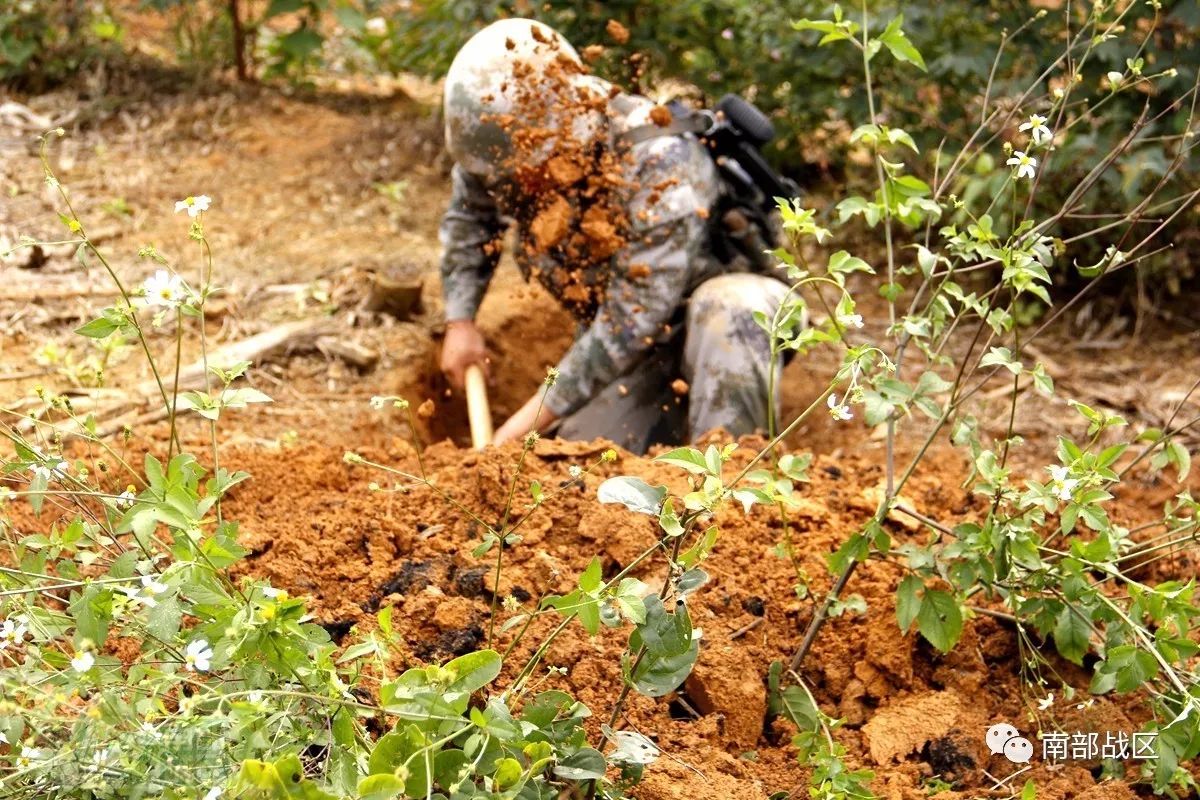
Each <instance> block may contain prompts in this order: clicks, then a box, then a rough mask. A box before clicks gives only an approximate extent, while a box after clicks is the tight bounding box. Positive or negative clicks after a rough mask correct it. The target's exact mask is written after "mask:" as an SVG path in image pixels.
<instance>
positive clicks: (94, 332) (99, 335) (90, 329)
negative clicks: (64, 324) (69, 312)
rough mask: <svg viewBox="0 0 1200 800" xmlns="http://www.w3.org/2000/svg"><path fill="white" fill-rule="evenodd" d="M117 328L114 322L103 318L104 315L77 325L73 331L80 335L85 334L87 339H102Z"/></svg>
mask: <svg viewBox="0 0 1200 800" xmlns="http://www.w3.org/2000/svg"><path fill="white" fill-rule="evenodd" d="M117 329H118V326H117V324H116V323H114V322H112V321H111V320H108V319H105V318H104V317H100V318H99V319H94V320H92V321H91V322H89V323H87V324H85V325H81V326H79V327H78V328H76V329H75V332H76V333H78V334H79V335H80V336H86V337H88V338H89V339H104V338H106V337H108V336H111V335H112V334H113V333H115V332H116V331H117Z"/></svg>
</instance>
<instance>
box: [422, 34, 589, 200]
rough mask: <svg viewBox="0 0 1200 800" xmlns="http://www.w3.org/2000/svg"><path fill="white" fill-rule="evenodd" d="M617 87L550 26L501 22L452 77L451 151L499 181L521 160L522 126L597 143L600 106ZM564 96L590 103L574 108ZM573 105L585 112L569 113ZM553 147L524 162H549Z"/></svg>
mask: <svg viewBox="0 0 1200 800" xmlns="http://www.w3.org/2000/svg"><path fill="white" fill-rule="evenodd" d="M609 88H610V86H609V84H608V83H606V82H605V81H602V80H600V79H598V78H595V77H593V76H591V75H587V74H586V70H585V68H584V66H583V62H582V61H581V60H580V58H579V54H578V53H577V52H576V51H575V48H573V47H572V46H571V44H570V43H569V42H568V41H567V40H566V39H564V38H563V37H562V35H560V34H559V33H558V32H557V31H555V30H554V29H553V28H551V27H549V26H548V25H544V24H543V23H541V22H537V21H536V20H531V19H504V20H499V21H498V22H493V23H492V24H491V25H488V26H487V27H486V28H484V29H483V30H481V31H479V32H478V33H476V34H475V35H474V36H472V37H471V38H470V39H469V40H468V41H467V43H466V44H464V45H463V46H462V48H461V49H460V50H459V51H458V54H457V55H455V57H454V61H453V63H451V65H450V70H449V72H447V73H446V84H445V89H444V93H443V107H444V113H445V122H446V149H447V150H448V151H449V153H450V155H451V156H452V157H453V158H454V160H455V162H457V163H458V164H459V165H460V166H462V167H463V168H464V169H466V170H467V171H468V172H470V173H472V174H475V175H477V176H480V177H483V178H496V177H498V176H501V175H503V174H504V173H506V172H508V171H509V169H510V168H511V167H512V166H513V162H514V161H515V160H516V157H515V153H514V148H513V131H514V129H518V128H520V126H521V125H522V124H528V125H531V126H541V127H543V128H546V129H551V128H553V129H555V130H558V131H559V133H558V135H560V136H561V132H562V129H568V130H567V133H568V135H569V136H570V137H571V138H572V139H574V140H576V141H587V140H590V139H591V138H592V137H594V136H595V135H596V134H597V132H598V131H599V129H600V128H601V127H602V125H603V119H602V118H601V115H600V114H598V113H596V107H597V105H598V101H599V100H601V99H606V98H607V96H608V92H609ZM564 92H570V93H571V98H578V97H587V98H590V102H588V103H585V104H578V103H574V102H572V101H571V99H570V98H567V97H564ZM572 106H576V107H578V108H583V109H585V110H583V111H578V110H577V111H570V110H567V109H568V108H569V107H572ZM536 117H540V119H537V118H536ZM553 146H554V141H553V140H548V141H542V142H540V144H539V146H538V147H536V148H531V149H526V150H525V151H523V152H522V153H521V154H520V160H522V161H530V160H532V161H536V160H538V159H539V157H546V156H548V155H549V152H550V150H551V149H553Z"/></svg>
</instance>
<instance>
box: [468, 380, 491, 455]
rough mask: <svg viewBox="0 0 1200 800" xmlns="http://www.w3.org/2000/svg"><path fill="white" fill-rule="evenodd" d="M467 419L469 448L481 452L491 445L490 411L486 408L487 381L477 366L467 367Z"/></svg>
mask: <svg viewBox="0 0 1200 800" xmlns="http://www.w3.org/2000/svg"><path fill="white" fill-rule="evenodd" d="M465 379H466V388H467V419H468V420H469V421H470V423H471V446H472V447H474V448H475V449H476V450H482V449H483V448H485V447H487V446H488V445H489V444H491V443H492V410H491V408H489V407H488V396H487V381H486V380H485V379H484V377H483V369H482V368H480V367H479V365H478V364H472V365H471V366H469V367H467V372H466V376H465Z"/></svg>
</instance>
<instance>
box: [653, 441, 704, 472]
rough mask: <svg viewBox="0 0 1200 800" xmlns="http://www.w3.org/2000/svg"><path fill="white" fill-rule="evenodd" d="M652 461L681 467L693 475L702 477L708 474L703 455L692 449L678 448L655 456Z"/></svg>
mask: <svg viewBox="0 0 1200 800" xmlns="http://www.w3.org/2000/svg"><path fill="white" fill-rule="evenodd" d="M654 460H655V461H661V462H663V463H664V464H672V465H674V466H676V467H681V468H682V469H686V470H687V471H688V472H691V473H693V474H695V475H703V474H704V473H706V472H708V463H707V462H706V461H705V460H704V454H702V453H701V452H700V451H699V450H697V449H696V448H694V447H680V448H679V449H677V450H672V451H671V452H669V453H663V454H662V455H661V456H656V457H655V459H654Z"/></svg>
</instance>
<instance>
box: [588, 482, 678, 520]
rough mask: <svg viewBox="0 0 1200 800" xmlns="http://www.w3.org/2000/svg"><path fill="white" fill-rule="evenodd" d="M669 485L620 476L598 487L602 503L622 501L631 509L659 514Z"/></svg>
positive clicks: (597, 495)
mask: <svg viewBox="0 0 1200 800" xmlns="http://www.w3.org/2000/svg"><path fill="white" fill-rule="evenodd" d="M666 496H667V487H665V486H651V485H650V484H648V483H646V482H645V481H644V480H642V479H641V478H632V477H628V476H620V477H617V478H609V479H608V480H606V481H605V482H604V483H602V484H600V486H599V488H597V489H596V499H597V500H599V501H600V502H601V503H620V504H621V505H623V506H625V507H626V508H628V509H629V510H630V511H636V512H637V513H639V514H649V515H651V516H658V512H659V509H660V507H661V505H662V501H663V498H664V497H666Z"/></svg>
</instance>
